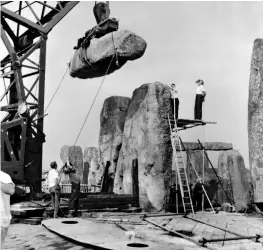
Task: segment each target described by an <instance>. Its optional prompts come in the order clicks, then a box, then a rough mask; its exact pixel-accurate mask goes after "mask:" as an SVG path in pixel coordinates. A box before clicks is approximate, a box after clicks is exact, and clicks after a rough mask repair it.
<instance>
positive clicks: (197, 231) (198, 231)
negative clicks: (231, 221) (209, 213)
mask: <svg viewBox="0 0 263 250" xmlns="http://www.w3.org/2000/svg"><path fill="white" fill-rule="evenodd" d="M207 221H208V219H204V222H207ZM196 223H197V225H196V226H195V228H194V230H193V234H194V237H193V238H194V239H195V240H199V239H201V238H202V234H203V232H204V230H205V228H206V227H207V225H205V224H203V223H198V222H196Z"/></svg>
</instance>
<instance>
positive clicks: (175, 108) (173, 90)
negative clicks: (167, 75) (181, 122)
mask: <svg viewBox="0 0 263 250" xmlns="http://www.w3.org/2000/svg"><path fill="white" fill-rule="evenodd" d="M170 90H171V99H170V102H171V106H172V112H173V116H174V115H175V119H176V120H177V119H178V110H179V99H178V90H177V89H176V85H175V84H174V83H172V84H171V87H170ZM174 112H175V113H174Z"/></svg>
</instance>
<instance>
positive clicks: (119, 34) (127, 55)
mask: <svg viewBox="0 0 263 250" xmlns="http://www.w3.org/2000/svg"><path fill="white" fill-rule="evenodd" d="M146 47H147V44H146V42H145V40H144V39H143V38H141V37H140V36H138V35H136V34H134V33H132V32H130V31H128V30H118V31H114V32H111V33H109V34H106V35H104V36H103V37H101V38H99V39H98V38H93V39H91V41H90V45H89V47H88V48H82V47H81V48H79V49H78V50H77V51H76V52H75V53H74V56H73V57H72V59H71V61H70V68H69V69H70V70H69V73H70V75H71V76H72V77H78V78H81V79H87V78H94V77H101V76H104V75H105V72H107V74H110V73H113V72H114V71H115V70H118V69H120V68H121V67H122V66H123V65H124V64H125V63H126V62H127V61H128V60H136V59H139V58H140V57H142V56H143V54H144V52H145V50H146ZM115 55H117V59H118V63H116V59H114V60H113V61H112V59H113V56H115ZM109 65H110V66H109Z"/></svg>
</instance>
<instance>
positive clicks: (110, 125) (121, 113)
mask: <svg viewBox="0 0 263 250" xmlns="http://www.w3.org/2000/svg"><path fill="white" fill-rule="evenodd" d="M130 100H131V98H128V97H122V96H111V97H109V98H107V99H106V100H105V101H104V104H103V108H102V110H101V114H100V135H99V151H100V156H101V161H102V163H103V164H102V166H104V167H105V166H106V164H107V161H108V162H110V167H109V171H108V175H109V176H108V178H109V180H110V182H111V183H112V184H113V181H114V177H115V171H116V167H117V161H118V158H119V153H120V149H121V146H122V137H123V129H124V122H125V117H126V113H127V110H128V107H129V104H130ZM110 187H111V188H110V189H111V190H108V191H111V192H112V185H110Z"/></svg>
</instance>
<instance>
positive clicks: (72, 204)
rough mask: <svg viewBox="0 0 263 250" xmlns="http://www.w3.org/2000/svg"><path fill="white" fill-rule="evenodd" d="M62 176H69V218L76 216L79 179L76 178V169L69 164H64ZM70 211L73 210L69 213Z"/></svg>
mask: <svg viewBox="0 0 263 250" xmlns="http://www.w3.org/2000/svg"><path fill="white" fill-rule="evenodd" d="M63 172H64V174H68V175H69V180H70V183H71V195H70V198H69V207H68V208H69V217H77V216H78V208H79V197H80V179H79V177H78V176H77V169H76V168H75V167H73V165H72V163H71V162H66V163H65V165H64V167H63ZM70 210H73V212H72V213H70Z"/></svg>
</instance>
